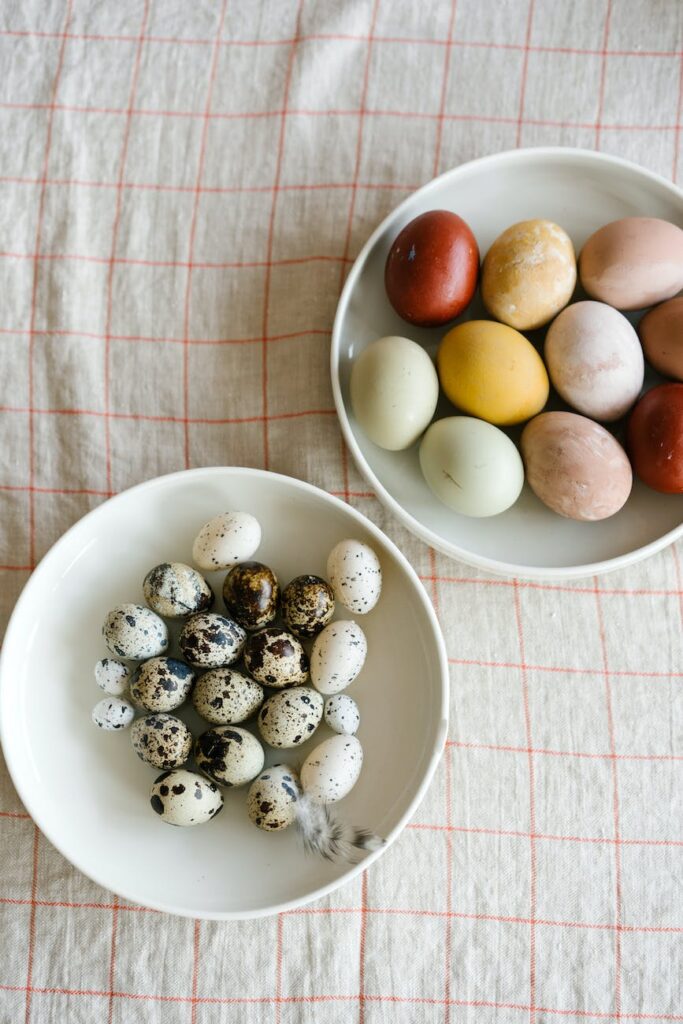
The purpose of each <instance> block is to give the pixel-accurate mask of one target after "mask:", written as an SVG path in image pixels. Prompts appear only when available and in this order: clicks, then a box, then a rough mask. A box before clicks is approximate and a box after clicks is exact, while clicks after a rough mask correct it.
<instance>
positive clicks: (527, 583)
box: [420, 547, 683, 597]
mask: <svg viewBox="0 0 683 1024" xmlns="http://www.w3.org/2000/svg"><path fill="white" fill-rule="evenodd" d="M672 551H674V552H675V551H676V549H675V547H672ZM420 579H421V580H423V581H431V579H432V577H431V576H428V575H427V576H420ZM436 579H437V580H438V582H439V583H458V584H473V585H474V586H480V587H513V588H514V587H519V589H520V590H552V591H557V592H559V593H562V594H593V593H594V589H593V587H588V586H584V584H582V583H576V584H574V585H573V586H570V585H568V584H562V583H550V582H547V583H546V582H543V583H539V582H535V581H534V580H516V581H515V580H508V579H503V578H502V577H501V578H500V579H497V578H494V577H485V576H482V577H476V576H437V577H436ZM679 584H680V585H679V586H677V587H676V588H675V589H666V588H651V587H632V588H629V587H603V588H601V591H600V592H601V593H602V594H619V595H624V596H629V597H632V596H634V595H639V594H643V595H645V594H646V595H647V596H648V597H652V596H658V597H675V596H676V595H679V594H683V582H681V581H679Z"/></svg>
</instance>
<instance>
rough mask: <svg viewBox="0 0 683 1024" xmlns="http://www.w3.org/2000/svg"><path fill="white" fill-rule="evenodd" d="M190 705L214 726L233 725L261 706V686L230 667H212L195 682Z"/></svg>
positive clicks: (242, 720) (249, 715) (248, 716)
mask: <svg viewBox="0 0 683 1024" xmlns="http://www.w3.org/2000/svg"><path fill="white" fill-rule="evenodd" d="M192 703H193V705H194V709H195V711H196V712H197V714H198V715H201V716H202V718H205V719H206V721H207V722H212V723H213V724H214V725H237V724H238V723H239V722H244V721H245V720H246V719H247V718H250V717H251V715H253V714H254V713H255V712H256V711H258V709H259V708H260V707H261V705H262V704H263V687H262V686H260V685H259V683H256V682H254V680H253V679H249V677H248V676H245V675H243V674H242V673H241V672H236V671H235V670H234V669H232V668H227V667H224V668H214V669H212V670H211V671H210V672H205V673H204V675H203V676H200V677H199V679H198V680H197V682H196V684H195V687H194V690H193V691H192Z"/></svg>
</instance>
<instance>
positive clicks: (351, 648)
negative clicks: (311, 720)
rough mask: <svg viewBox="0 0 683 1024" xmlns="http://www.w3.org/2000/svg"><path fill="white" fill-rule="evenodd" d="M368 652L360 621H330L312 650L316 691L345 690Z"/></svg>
mask: <svg viewBox="0 0 683 1024" xmlns="http://www.w3.org/2000/svg"><path fill="white" fill-rule="evenodd" d="M367 652H368V642H367V640H366V639H365V633H364V632H363V630H362V629H361V628H360V626H359V625H358V624H357V623H356V622H350V621H346V620H342V619H340V620H338V621H336V622H330V624H329V626H325V629H324V630H323V631H322V633H320V634H319V636H317V637H316V638H315V642H314V644H313V650H312V651H311V682H312V683H313V685H314V686H315V688H316V690H320V692H321V693H339V691H340V690H345V689H346V687H347V686H350V685H351V683H352V682H353V681H354V679H355V678H356V676H357V675H358V673H359V672H360V670H361V669H362V667H363V665H364V663H365V656H366V654H367Z"/></svg>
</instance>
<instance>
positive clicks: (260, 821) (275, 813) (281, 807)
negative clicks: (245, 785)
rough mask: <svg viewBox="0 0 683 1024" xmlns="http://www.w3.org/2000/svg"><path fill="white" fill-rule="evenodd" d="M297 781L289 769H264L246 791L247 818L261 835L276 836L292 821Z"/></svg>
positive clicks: (274, 767) (275, 766) (274, 766)
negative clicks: (259, 829) (260, 829)
mask: <svg viewBox="0 0 683 1024" xmlns="http://www.w3.org/2000/svg"><path fill="white" fill-rule="evenodd" d="M298 799H299V779H298V778H297V775H296V772H295V771H293V770H292V769H291V768H290V767H289V765H286V764H274V765H271V767H270V768H264V770H263V771H262V772H261V774H260V775H259V776H257V777H256V778H255V779H254V781H253V782H252V784H251V786H250V787H249V793H248V794H247V814H248V815H249V819H250V820H251V821H252V822H253V823H254V825H256V826H257V827H258V828H262V829H263V830H264V832H280V831H281V830H282V829H285V828H289V826H290V825H292V824H293V823H294V822H295V821H296V805H297V802H298Z"/></svg>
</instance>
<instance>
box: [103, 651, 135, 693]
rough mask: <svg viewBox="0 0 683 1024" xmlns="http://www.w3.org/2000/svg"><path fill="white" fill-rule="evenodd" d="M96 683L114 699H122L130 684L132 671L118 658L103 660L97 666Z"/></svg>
mask: <svg viewBox="0 0 683 1024" xmlns="http://www.w3.org/2000/svg"><path fill="white" fill-rule="evenodd" d="M95 682H96V683H97V685H98V686H99V688H100V690H104V692H105V693H108V694H109V695H110V696H112V697H122V696H123V694H124V693H125V692H126V690H127V689H128V683H129V682H130V669H129V668H128V666H127V665H124V664H123V662H122V661H117V660H116V658H102V659H101V660H100V661H98V662H97V664H96V665H95Z"/></svg>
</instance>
